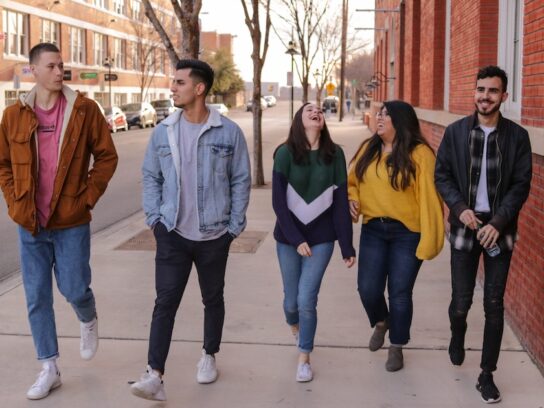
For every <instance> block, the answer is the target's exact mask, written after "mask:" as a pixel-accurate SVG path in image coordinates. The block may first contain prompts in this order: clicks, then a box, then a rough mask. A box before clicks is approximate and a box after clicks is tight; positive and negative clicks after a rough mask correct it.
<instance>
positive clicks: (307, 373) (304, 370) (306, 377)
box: [297, 363, 314, 382]
mask: <svg viewBox="0 0 544 408" xmlns="http://www.w3.org/2000/svg"><path fill="white" fill-rule="evenodd" d="M313 378H314V374H313V373H312V367H311V366H310V363H299V364H298V367H297V381H298V382H308V381H312V380H313Z"/></svg>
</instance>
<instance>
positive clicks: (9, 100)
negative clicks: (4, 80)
mask: <svg viewBox="0 0 544 408" xmlns="http://www.w3.org/2000/svg"><path fill="white" fill-rule="evenodd" d="M4 95H5V97H6V106H10V105H13V104H15V103H17V91H5V92H4Z"/></svg>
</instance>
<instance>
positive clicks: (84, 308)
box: [19, 224, 96, 360]
mask: <svg viewBox="0 0 544 408" xmlns="http://www.w3.org/2000/svg"><path fill="white" fill-rule="evenodd" d="M90 246H91V244H90V229H89V224H85V225H80V226H77V227H72V228H66V229H59V230H44V229H42V230H40V231H39V232H38V234H37V235H35V236H32V234H31V233H30V232H28V231H27V230H25V229H24V228H22V227H19V248H20V254H21V271H22V276H23V286H24V288H25V294H26V304H27V309H28V320H29V322H30V329H31V331H32V338H33V339H34V347H35V348H36V353H37V355H38V360H47V359H50V358H54V357H57V356H58V355H59V351H58V344H57V330H56V326H55V312H54V310H53V277H52V273H51V272H52V270H53V271H54V273H55V279H56V281H57V287H58V288H59V291H60V293H61V294H62V295H63V296H64V297H65V298H66V300H67V301H68V302H69V303H70V304H71V305H72V307H73V309H74V310H75V312H76V314H77V317H78V319H79V321H81V322H90V321H91V320H93V319H94V318H95V317H96V309H95V303H94V295H93V292H92V290H91V288H90V287H89V285H90V284H91V267H90V266H89V257H90V252H91V251H90Z"/></svg>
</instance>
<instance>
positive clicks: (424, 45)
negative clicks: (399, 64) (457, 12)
mask: <svg viewBox="0 0 544 408" xmlns="http://www.w3.org/2000/svg"><path fill="white" fill-rule="evenodd" d="M445 21H446V5H445V1H443V0H423V1H422V2H421V27H424V29H423V30H420V31H421V49H420V61H419V66H418V67H417V66H416V68H419V71H420V74H419V106H420V107H421V108H426V109H441V108H442V107H443V106H444V42H445V31H444V27H445Z"/></svg>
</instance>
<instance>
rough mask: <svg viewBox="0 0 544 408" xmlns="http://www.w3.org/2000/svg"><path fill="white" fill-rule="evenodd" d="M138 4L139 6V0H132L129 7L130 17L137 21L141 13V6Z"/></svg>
mask: <svg viewBox="0 0 544 408" xmlns="http://www.w3.org/2000/svg"><path fill="white" fill-rule="evenodd" d="M140 6H141V3H140V0H132V3H131V6H130V9H131V12H132V18H133V19H134V20H138V21H139V20H140V19H141V15H140V9H141V7H140Z"/></svg>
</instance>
